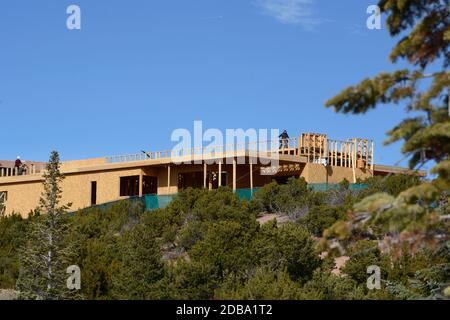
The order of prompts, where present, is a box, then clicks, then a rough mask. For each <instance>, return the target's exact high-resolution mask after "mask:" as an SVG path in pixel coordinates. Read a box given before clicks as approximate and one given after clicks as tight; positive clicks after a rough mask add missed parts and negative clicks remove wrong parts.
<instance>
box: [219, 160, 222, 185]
mask: <svg viewBox="0 0 450 320" xmlns="http://www.w3.org/2000/svg"><path fill="white" fill-rule="evenodd" d="M221 186H222V160H220V161H219V187H221Z"/></svg>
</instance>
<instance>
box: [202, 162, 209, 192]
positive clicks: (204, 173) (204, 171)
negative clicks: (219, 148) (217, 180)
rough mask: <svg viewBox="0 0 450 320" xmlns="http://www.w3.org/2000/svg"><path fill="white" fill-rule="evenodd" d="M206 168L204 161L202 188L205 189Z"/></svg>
mask: <svg viewBox="0 0 450 320" xmlns="http://www.w3.org/2000/svg"><path fill="white" fill-rule="evenodd" d="M207 174H208V173H207V168H206V162H205V163H204V164H203V188H204V189H206V178H207Z"/></svg>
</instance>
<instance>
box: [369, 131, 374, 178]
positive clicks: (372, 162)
mask: <svg viewBox="0 0 450 320" xmlns="http://www.w3.org/2000/svg"><path fill="white" fill-rule="evenodd" d="M374 148H375V145H374V143H373V140H372V154H371V156H370V158H371V159H370V170H372V176H373V175H374V172H373V169H374V162H375V160H374V158H373V155H374V152H375V150H374Z"/></svg>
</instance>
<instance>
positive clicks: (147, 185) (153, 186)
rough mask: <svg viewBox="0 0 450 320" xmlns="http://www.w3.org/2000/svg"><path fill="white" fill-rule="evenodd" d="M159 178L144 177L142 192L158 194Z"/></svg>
mask: <svg viewBox="0 0 450 320" xmlns="http://www.w3.org/2000/svg"><path fill="white" fill-rule="evenodd" d="M157 193H158V179H157V178H156V177H149V176H144V177H142V194H157Z"/></svg>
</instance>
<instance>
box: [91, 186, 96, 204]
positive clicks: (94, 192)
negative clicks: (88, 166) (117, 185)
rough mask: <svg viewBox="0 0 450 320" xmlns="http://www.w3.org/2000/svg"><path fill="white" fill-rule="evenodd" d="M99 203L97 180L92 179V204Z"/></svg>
mask: <svg viewBox="0 0 450 320" xmlns="http://www.w3.org/2000/svg"><path fill="white" fill-rule="evenodd" d="M96 204H97V181H91V206H94V205H96Z"/></svg>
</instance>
